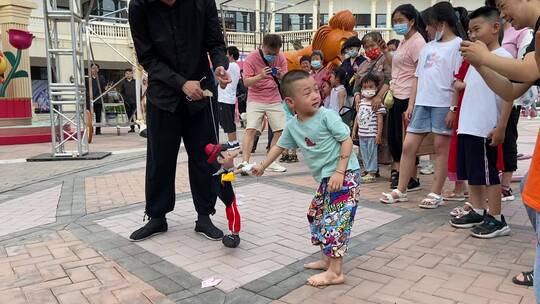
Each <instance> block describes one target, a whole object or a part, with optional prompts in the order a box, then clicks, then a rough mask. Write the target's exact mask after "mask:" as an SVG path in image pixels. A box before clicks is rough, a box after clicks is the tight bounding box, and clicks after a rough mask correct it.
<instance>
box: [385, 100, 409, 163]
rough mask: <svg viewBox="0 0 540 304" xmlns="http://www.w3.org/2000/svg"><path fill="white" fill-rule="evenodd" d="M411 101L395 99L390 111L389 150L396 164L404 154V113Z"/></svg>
mask: <svg viewBox="0 0 540 304" xmlns="http://www.w3.org/2000/svg"><path fill="white" fill-rule="evenodd" d="M408 106H409V99H398V98H395V97H394V106H393V107H391V108H390V109H389V110H388V120H387V121H388V148H389V149H390V154H392V159H394V162H399V161H400V160H401V152H403V113H405V111H407V107H408Z"/></svg>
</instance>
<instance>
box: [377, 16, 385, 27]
mask: <svg viewBox="0 0 540 304" xmlns="http://www.w3.org/2000/svg"><path fill="white" fill-rule="evenodd" d="M376 19H377V20H376V21H377V22H376V24H377V27H386V14H377V17H376Z"/></svg>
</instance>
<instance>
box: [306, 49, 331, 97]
mask: <svg viewBox="0 0 540 304" xmlns="http://www.w3.org/2000/svg"><path fill="white" fill-rule="evenodd" d="M311 68H312V72H311V76H312V77H313V78H314V79H315V83H316V84H317V86H318V87H319V88H321V87H322V84H323V82H324V79H328V78H330V71H329V70H328V69H327V68H326V67H325V66H324V53H323V52H322V51H320V50H315V51H313V53H311Z"/></svg>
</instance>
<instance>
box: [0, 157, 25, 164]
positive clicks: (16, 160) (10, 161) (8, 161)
mask: <svg viewBox="0 0 540 304" xmlns="http://www.w3.org/2000/svg"><path fill="white" fill-rule="evenodd" d="M25 162H26V159H25V158H13V159H0V165H7V164H17V163H25Z"/></svg>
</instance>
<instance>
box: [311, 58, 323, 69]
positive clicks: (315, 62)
mask: <svg viewBox="0 0 540 304" xmlns="http://www.w3.org/2000/svg"><path fill="white" fill-rule="evenodd" d="M311 66H312V67H313V68H314V69H316V70H318V69H320V68H321V67H322V63H321V61H320V60H313V61H312V62H311Z"/></svg>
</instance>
